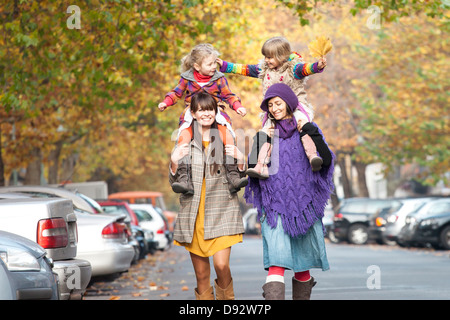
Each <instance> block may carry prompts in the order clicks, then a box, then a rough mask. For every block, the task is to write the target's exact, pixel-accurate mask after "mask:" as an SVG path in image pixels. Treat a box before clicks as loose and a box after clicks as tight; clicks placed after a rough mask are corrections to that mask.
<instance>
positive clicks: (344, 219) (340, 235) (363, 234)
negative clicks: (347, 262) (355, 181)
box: [333, 198, 397, 244]
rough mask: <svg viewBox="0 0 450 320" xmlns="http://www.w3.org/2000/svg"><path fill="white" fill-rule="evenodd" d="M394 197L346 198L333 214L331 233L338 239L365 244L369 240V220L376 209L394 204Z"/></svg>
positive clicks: (395, 201)
mask: <svg viewBox="0 0 450 320" xmlns="http://www.w3.org/2000/svg"><path fill="white" fill-rule="evenodd" d="M396 203H397V200H395V199H370V198H348V199H344V200H342V202H341V204H340V205H339V207H338V209H337V212H336V213H335V215H334V219H333V220H334V221H333V222H334V224H333V233H334V236H335V237H336V238H337V239H339V240H347V241H348V242H350V243H353V244H365V243H367V241H368V240H369V232H368V228H369V221H370V219H371V217H372V216H373V215H375V214H376V212H377V211H378V210H381V209H383V208H387V207H391V206H392V205H394V204H396Z"/></svg>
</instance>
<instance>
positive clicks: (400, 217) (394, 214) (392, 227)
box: [373, 197, 433, 246]
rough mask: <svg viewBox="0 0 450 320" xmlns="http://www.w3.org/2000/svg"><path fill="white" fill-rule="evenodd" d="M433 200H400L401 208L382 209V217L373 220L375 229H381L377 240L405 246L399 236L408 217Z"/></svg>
mask: <svg viewBox="0 0 450 320" xmlns="http://www.w3.org/2000/svg"><path fill="white" fill-rule="evenodd" d="M432 199H433V198H429V197H427V198H405V199H398V201H399V202H400V206H397V207H393V208H390V209H382V210H381V212H380V215H379V216H376V217H375V219H373V223H374V225H373V226H374V228H379V234H378V236H379V238H378V239H377V240H378V241H381V242H383V243H386V244H389V245H392V244H398V245H400V246H403V244H402V243H401V242H399V241H398V234H399V233H400V230H401V229H402V228H403V226H404V225H405V218H406V216H407V215H408V214H409V213H411V212H414V211H415V210H417V209H418V208H419V207H421V206H423V205H424V204H425V203H426V202H428V201H431V200H432Z"/></svg>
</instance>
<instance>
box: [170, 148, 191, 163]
mask: <svg viewBox="0 0 450 320" xmlns="http://www.w3.org/2000/svg"><path fill="white" fill-rule="evenodd" d="M188 154H189V144H188V143H186V144H182V145H180V146H176V147H175V150H173V152H172V155H171V157H170V161H171V162H172V163H173V164H176V165H178V161H180V160H181V159H182V158H184V157H185V156H187V155H188Z"/></svg>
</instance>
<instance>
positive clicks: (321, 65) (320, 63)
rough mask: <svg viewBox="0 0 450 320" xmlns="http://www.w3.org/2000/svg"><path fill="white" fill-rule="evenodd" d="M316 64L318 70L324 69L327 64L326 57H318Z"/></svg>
mask: <svg viewBox="0 0 450 320" xmlns="http://www.w3.org/2000/svg"><path fill="white" fill-rule="evenodd" d="M317 66H318V67H319V69H320V70H322V69H324V68H325V67H326V66H327V58H325V57H322V58H320V59H319V61H318V64H317Z"/></svg>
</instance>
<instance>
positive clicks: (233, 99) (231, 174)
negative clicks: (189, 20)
mask: <svg viewBox="0 0 450 320" xmlns="http://www.w3.org/2000/svg"><path fill="white" fill-rule="evenodd" d="M218 56H219V53H218V52H217V51H216V50H215V49H214V47H213V46H212V45H210V44H199V45H196V46H195V47H194V48H193V49H192V50H191V52H190V53H189V54H188V55H186V56H185V57H184V58H183V59H182V60H181V78H180V80H179V82H178V85H177V86H176V87H175V88H174V89H173V90H171V91H170V92H169V93H167V94H166V96H165V98H164V101H163V102H161V103H160V104H159V105H158V108H159V110H160V111H164V110H165V109H167V108H168V107H169V106H172V105H174V104H175V103H176V102H177V101H178V100H179V99H181V98H182V97H183V95H185V99H184V102H185V105H186V107H185V109H184V111H183V112H182V114H181V116H180V122H179V130H178V140H177V145H178V146H182V145H184V144H188V143H190V141H191V140H192V138H193V135H192V127H191V125H192V121H193V117H192V114H191V111H190V107H189V105H190V102H191V98H192V96H193V95H194V94H196V93H198V92H207V93H209V94H210V95H211V96H213V97H214V99H215V100H216V101H217V102H218V104H219V107H220V109H219V110H220V112H218V113H217V114H216V121H217V124H218V131H219V135H220V138H221V139H222V142H223V144H224V145H225V146H227V145H228V146H230V145H234V132H233V130H232V128H231V119H230V117H229V116H228V115H227V114H226V112H225V105H226V104H228V105H229V106H230V107H231V108H232V109H233V110H234V111H235V112H236V113H237V114H239V115H241V116H242V117H243V116H245V115H246V113H247V111H246V109H245V108H244V107H243V106H242V105H241V101H240V99H239V98H238V97H237V96H236V95H235V94H234V93H232V92H231V90H230V88H229V86H228V82H227V80H226V78H225V76H224V74H223V73H221V72H219V71H217V70H216V68H217V65H216V59H217V57H218ZM225 160H226V163H225V167H226V169H227V179H228V182H229V183H230V191H231V192H232V193H235V192H237V191H238V190H239V189H240V188H242V187H245V186H246V185H247V183H248V181H247V179H246V178H245V177H243V176H242V174H241V172H240V171H239V170H238V167H237V164H236V162H235V161H234V159H228V158H226V159H225ZM178 170H179V178H178V181H177V182H174V183H173V184H172V189H173V191H174V192H176V193H184V194H194V189H193V184H192V181H191V179H190V164H189V160H188V158H186V159H183V160H182V161H180V167H179V169H178Z"/></svg>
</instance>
